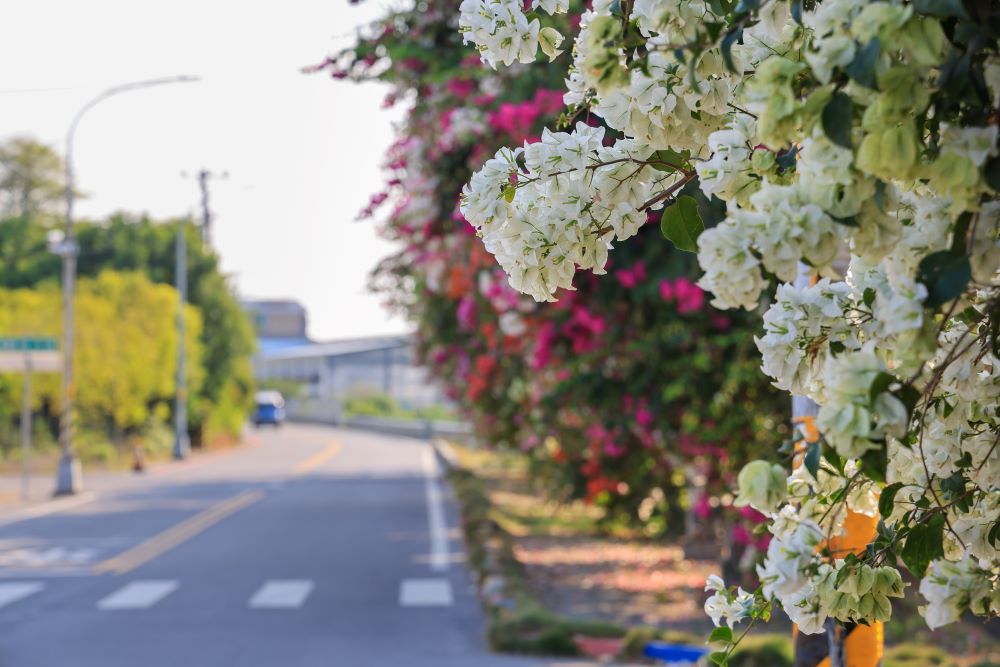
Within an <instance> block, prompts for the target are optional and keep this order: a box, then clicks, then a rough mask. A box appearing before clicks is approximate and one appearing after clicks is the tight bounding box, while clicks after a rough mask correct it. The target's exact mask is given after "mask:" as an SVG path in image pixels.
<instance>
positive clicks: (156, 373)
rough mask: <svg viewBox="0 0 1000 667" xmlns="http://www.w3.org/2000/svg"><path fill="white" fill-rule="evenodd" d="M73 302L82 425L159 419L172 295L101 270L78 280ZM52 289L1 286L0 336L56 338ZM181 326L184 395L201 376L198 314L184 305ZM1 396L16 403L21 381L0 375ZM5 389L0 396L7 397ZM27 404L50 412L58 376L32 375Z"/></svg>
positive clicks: (131, 424) (139, 279)
mask: <svg viewBox="0 0 1000 667" xmlns="http://www.w3.org/2000/svg"><path fill="white" fill-rule="evenodd" d="M75 303H76V336H75V342H76V350H75V354H74V360H75V374H76V377H75V388H76V401H77V409H78V411H79V414H80V418H81V419H82V420H83V421H84V422H85V423H93V424H113V425H114V426H115V427H117V428H119V429H123V430H124V429H130V428H136V427H139V426H141V425H143V424H144V423H146V421H147V420H148V419H149V418H150V417H151V416H154V415H155V416H159V417H161V418H162V417H164V416H165V415H166V414H167V407H168V403H169V401H170V400H171V397H172V395H173V392H174V386H175V377H174V373H175V368H176V355H177V330H176V316H177V292H176V291H175V290H174V288H173V287H171V286H170V285H164V284H158V283H153V282H151V281H150V280H149V279H148V278H146V277H145V276H143V275H142V274H140V273H117V272H114V271H104V272H102V273H101V274H99V275H98V276H97V277H96V278H84V279H82V280H80V282H79V287H78V291H77V297H76V300H75ZM61 304H62V299H61V295H60V291H59V288H58V286H55V285H47V286H44V287H41V288H39V289H34V290H28V289H17V290H7V289H0V336H16V335H48V336H54V337H57V338H58V337H61V335H62V311H61ZM184 317H185V323H186V335H185V341H186V347H185V352H186V354H185V356H186V359H187V371H188V382H189V391H190V392H195V391H197V389H198V387H199V386H200V385H201V382H202V380H203V378H204V370H203V366H202V348H201V343H200V340H199V336H200V334H201V326H202V324H201V315H200V313H199V312H198V311H197V310H196V309H194V308H192V307H190V306H188V307H187V308H185V312H184ZM4 379H5V382H4V383H3V385H2V386H3V387H4V388H6V389H7V392H9V394H8V398H7V399H4V402H13V401H15V400H16V401H19V400H20V395H21V386H20V385H21V379H20V377H13V376H11V377H7V378H4ZM7 392H4V393H7ZM32 403H33V405H34V406H35V407H36V409H37V408H39V407H40V406H41V405H42V404H43V403H45V404H48V405H50V406H52V408H53V409H55V410H57V409H58V406H59V403H60V391H59V376H58V375H57V374H55V373H43V374H39V375H38V376H37V377H36V379H35V381H34V384H33V386H32Z"/></svg>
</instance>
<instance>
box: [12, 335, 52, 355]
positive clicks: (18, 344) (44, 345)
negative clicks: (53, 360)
mask: <svg viewBox="0 0 1000 667" xmlns="http://www.w3.org/2000/svg"><path fill="white" fill-rule="evenodd" d="M58 347H59V341H58V340H57V339H55V338H51V337H49V336H0V352H24V351H35V350H38V351H42V350H55V349H58Z"/></svg>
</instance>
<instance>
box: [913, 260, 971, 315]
mask: <svg viewBox="0 0 1000 667" xmlns="http://www.w3.org/2000/svg"><path fill="white" fill-rule="evenodd" d="M971 279H972V266H971V265H970V264H969V258H968V257H966V256H965V255H962V254H958V253H955V252H953V251H951V250H940V251H938V252H934V253H931V254H930V255H927V256H926V257H924V258H923V259H922V260H920V265H919V266H918V267H917V282H920V283H923V284H924V285H925V286H926V287H927V292H928V294H927V299H926V300H925V301H924V305H925V306H927V307H929V308H936V307H937V306H940V305H942V304H944V303H948V302H949V301H951V300H952V299H955V298H957V297H959V296H961V294H962V292H964V291H965V287H966V286H967V285H968V284H969V281H970V280H971Z"/></svg>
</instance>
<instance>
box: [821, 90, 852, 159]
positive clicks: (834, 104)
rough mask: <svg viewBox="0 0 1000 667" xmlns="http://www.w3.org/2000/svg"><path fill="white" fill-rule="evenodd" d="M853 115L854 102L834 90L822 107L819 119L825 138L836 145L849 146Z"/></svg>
mask: <svg viewBox="0 0 1000 667" xmlns="http://www.w3.org/2000/svg"><path fill="white" fill-rule="evenodd" d="M853 116H854V104H853V103H852V102H851V98H850V97H848V96H847V95H845V94H844V93H841V92H836V93H834V94H833V96H832V97H831V98H830V101H829V102H827V103H826V106H825V107H823V114H822V116H821V120H822V121H823V132H825V133H826V136H827V138H828V139H829V140H830V141H832V142H833V143H835V144H837V145H838V146H843V147H844V148H851V120H852V119H853Z"/></svg>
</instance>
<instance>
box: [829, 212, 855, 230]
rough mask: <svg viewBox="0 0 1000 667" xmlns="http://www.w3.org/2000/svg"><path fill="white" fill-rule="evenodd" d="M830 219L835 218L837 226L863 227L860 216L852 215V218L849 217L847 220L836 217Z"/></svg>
mask: <svg viewBox="0 0 1000 667" xmlns="http://www.w3.org/2000/svg"><path fill="white" fill-rule="evenodd" d="M830 217H831V218H833V221H834V222H836V223H837V224H840V225H844V226H845V227H860V226H861V223H860V222H858V216H856V215H851V216H848V217H846V218H838V217H835V216H832V215H831V216H830Z"/></svg>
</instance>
